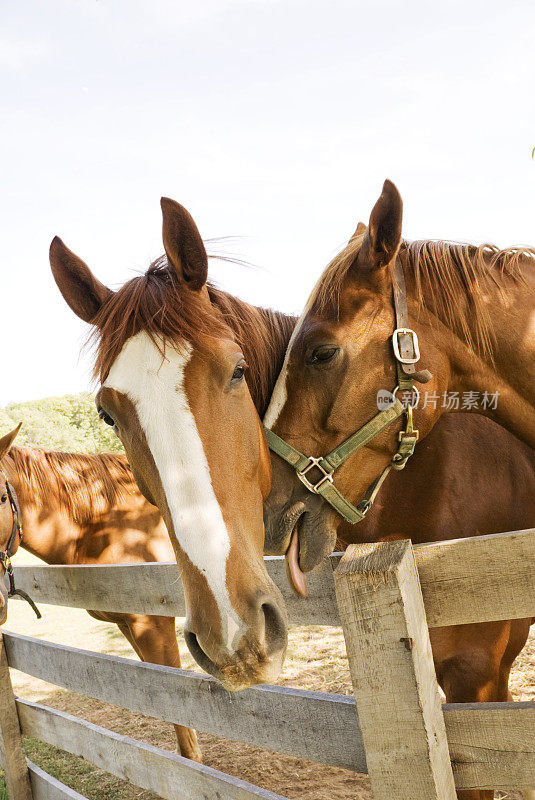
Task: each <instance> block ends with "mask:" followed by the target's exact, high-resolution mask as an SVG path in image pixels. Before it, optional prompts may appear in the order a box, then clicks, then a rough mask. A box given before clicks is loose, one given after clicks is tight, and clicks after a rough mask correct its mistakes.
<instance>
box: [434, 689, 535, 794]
mask: <svg viewBox="0 0 535 800" xmlns="http://www.w3.org/2000/svg"><path fill="white" fill-rule="evenodd" d="M443 708H444V720H445V723H446V732H447V736H448V743H449V749H450V757H451V760H452V764H453V773H454V776H455V785H456V786H457V787H458V788H463V789H504V790H507V789H535V702H529V703H449V704H447V705H445V706H444V707H443Z"/></svg>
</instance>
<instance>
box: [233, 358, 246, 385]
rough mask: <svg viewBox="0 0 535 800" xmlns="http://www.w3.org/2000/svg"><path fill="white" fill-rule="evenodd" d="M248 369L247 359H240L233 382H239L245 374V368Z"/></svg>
mask: <svg viewBox="0 0 535 800" xmlns="http://www.w3.org/2000/svg"><path fill="white" fill-rule="evenodd" d="M246 369H247V364H246V363H245V361H240V363H239V364H236V368H235V370H234V372H233V373H232V378H231V383H239V382H240V381H241V380H243V376H244V375H245V370H246Z"/></svg>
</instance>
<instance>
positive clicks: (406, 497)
mask: <svg viewBox="0 0 535 800" xmlns="http://www.w3.org/2000/svg"><path fill="white" fill-rule="evenodd" d="M370 227H372V228H373V219H372V225H371V226H370ZM369 238H370V232H369V229H368V231H366V228H365V227H364V226H359V229H358V234H356V235H355V236H354V237H353V238H352V240H351V241H350V243H349V245H348V247H347V248H346V251H344V253H342V255H341V256H340V257H338V258H336V259H335V260H334V262H333V263H332V264H331V265H330V266H329V267H328V268H327V270H326V271H325V273H324V275H323V276H322V278H320V281H319V283H318V285H317V287H316V289H315V290H314V292H313V293H312V296H311V298H310V300H309V302H308V303H307V306H306V308H305V311H304V313H303V315H302V317H301V318H300V320H299V323H298V325H297V327H296V329H295V331H294V334H293V336H292V339H291V342H290V345H289V347H288V351H287V354H286V358H285V363H284V366H283V370H282V371H281V375H280V376H279V379H278V381H277V385H276V387H275V389H274V392H273V396H272V400H271V403H270V406H269V408H268V411H267V414H266V417H265V424H266V426H268V428H271V429H272V431H273V432H274V433H275V434H277V435H278V437H281V438H282V439H283V440H285V442H286V443H288V444H289V445H290V446H291V448H293V449H294V450H295V451H299V453H302V454H306V455H307V456H309V455H310V456H312V457H315V458H316V460H317V461H320V460H321V456H324V454H326V453H329V452H330V451H332V450H333V449H335V448H337V447H338V446H339V445H340V443H342V442H344V440H347V439H348V437H349V436H351V434H353V432H354V431H355V430H357V429H358V428H359V426H360V425H361V424H362V421H363V417H362V416H361V406H360V405H359V399H360V395H361V394H363V393H364V392H365V390H366V389H367V390H368V391H369V392H370V393H371V394H373V395H374V397H373V399H374V402H375V397H376V395H377V390H378V388H379V387H378V386H377V384H376V381H375V375H374V373H373V372H372V375H371V377H370V376H368V374H367V373H366V371H365V370H364V368H363V359H364V357H366V359H367V360H369V361H370V362H372V361H373V362H374V363H375V362H376V361H377V362H380V363H381V365H382V369H383V370H384V371H385V376H384V380H383V384H382V385H381V388H393V386H394V383H393V381H395V372H394V367H393V365H392V361H393V357H392V356H391V355H390V354H385V353H382V348H383V344H382V342H381V343H380V345H379V344H378V343H377V342H375V341H371V339H370V331H372V330H373V329H374V327H375V326H376V325H377V324H378V320H380V319H381V318H382V315H385V316H387V317H388V320H389V323H390V324H392V323H393V312H392V311H391V309H390V312H389V314H386V312H385V306H387V305H388V304H387V303H386V302H385V301H384V299H381V300H378V299H377V296H376V293H375V292H374V291H372V289H371V288H370V283H369V282H370V280H371V275H370V271H369V270H367V269H366V270H361V269H359V262H358V253H359V252H360V248H361V246H363V243H364V242H365V241H366V240H368V241H369ZM367 246H368V245H367ZM353 265H354V266H353ZM385 327H386V325H385ZM363 341H364V343H365V344H364V345H362V342H363ZM426 366H427V363H426ZM420 377H422V378H423V379H426V378H427V377H428V376H427V375H425V374H424V375H421V376H420ZM369 412H370V413H369V416H372V412H371V408H370V409H369ZM418 413H419V412H418ZM375 414H377V408H375ZM415 417H417V413H415ZM417 418H418V417H417ZM399 427H400V426H399V425H398V430H399ZM390 430H391V429H389V430H388V431H387V433H386V434H385V433H384V432H382V433H380V434H379V435H378V436H377V440H376V439H373V440H372V441H370V442H369V443H367V445H365V446H364V448H363V450H364V451H365V452H364V455H363V456H362V458H364V456H365V457H367V458H369V459H370V460H373V470H371V469H370V470H369V472H368V473H366V480H367V482H368V483H369V482H370V481H371V480H372V479H373V478H375V477H376V475H377V474H378V473H379V472H380V471H381V469H382V467H383V466H384V463H383V462H381V461H380V460H379V459H378V456H377V454H376V447H377V448H378V447H379V446H381V445H383V446H384V445H385V443H387V444H388V445H390V446H391V447H392V452H394V450H395V443H394V442H393V438H394V437H393V434H391V433H390ZM396 433H397V431H396ZM376 442H378V443H379V444H376ZM275 445H276V442H275ZM282 452H284V451H282ZM360 452H361V451H359V453H357V454H356V455H355V456H352V457H350V458H348V459H347V460H346V461H345V462H344V463H342V465H341V466H340V467H339V468H338V469H337V470H336V472H335V474H334V476H331V478H332V479H333V481H334V485H335V486H336V487H337V489H338V490H339V491H340V492H341V493H342V495H343V496H344V497H345V498H346V499H347V501H348V502H349V503H356V502H357V500H358V499H359V497H360V496H361V491H362V489H363V487H364V485H365V480H364V479H362V475H361V469H362V458H361V459H360V460H359V454H360ZM313 463H314V462H312V464H313ZM327 466H328V465H327ZM325 471H326V470H324V469H322V468H321V466H320V467H316V468H314V466H312V468H311V469H310V470H309V471H308V472H307V473H306V474H305V475H304V477H305V478H307V480H308V483H309V484H311V485H315V486H316V487H317V486H318V485H319V484H320V483H321V481H322V480H323V478H324V472H325ZM264 515H265V522H266V545H265V547H266V551H267V552H270V553H273V554H282V553H286V555H287V559H288V566H289V574H290V578H291V581H292V583H293V584H294V587H295V588H296V589H297V591H301V592H302V593H304V592H305V591H306V586H305V578H304V575H303V572H305V571H308V570H310V569H312V568H313V567H314V566H315V565H316V564H317V563H319V561H320V560H321V559H322V558H323V557H324V556H325V555H327V554H328V553H330V552H332V551H333V549H334V548H335V546H336V539H337V537H338V540H339V546H341V547H344V546H346V545H347V544H349V543H351V542H363V541H378V540H383V539H397V538H410V539H412V540H413V541H414V542H428V541H438V540H441V539H454V538H459V537H464V536H471V535H477V534H490V533H498V532H502V531H507V530H511V529H522V528H529V527H533V526H534V525H535V453H534V452H533V451H532V450H531V448H529V447H528V446H527V445H526V444H524V443H522V442H520V441H519V440H518V439H516V438H514V437H513V436H511V435H510V434H509V433H508V432H507V431H506V430H505V429H503V428H501V427H498V426H497V425H496V424H495V423H494V422H492V421H491V420H489V419H485V418H483V417H481V416H476V415H468V414H459V415H452V414H448V415H445V416H444V417H443V418H442V419H441V420H440V421H439V422H438V424H437V425H436V426H435V427H433V428H432V430H430V432H429V434H428V436H427V437H426V438H425V439H424V441H423V442H422V443H421V444H419V445H418V446H417V447H416V451H415V454H414V455H413V456H412V458H411V459H410V460H409V461H408V463H407V466H406V468H405V469H404V470H403V471H394V472H392V473H390V475H389V476H388V477H387V479H386V481H385V483H384V485H383V487H382V489H381V491H380V492H379V494H378V499H377V503H376V505H375V506H371V509H370V510H369V511H368V514H367V516H365V517H364V519H363V521H362V522H360V524H359V525H352V524H349V523H348V522H346V521H345V520H344V519H343V518H342V516H341V515H340V514H339V513H338V512H337V511H336V510H335V509H334V508H333V507H332V506H331V505H330V504H328V503H327V502H326V500H325V499H324V498H323V497H322V496H321V494H319V493H317V492H316V493H315V492H311V491H310V490H309V489H308V488H307V487H306V485H304V483H303V482H302V480H300V479H299V477H298V475H297V473H296V471H295V469H294V468H293V467H292V466H291V465H290V464H289V463H287V462H286V460H283V458H280V457H279V456H277V455H274V456H273V464H272V491H271V494H270V496H269V497H268V500H267V501H266V503H265V512H264ZM530 623H531V620H529V619H527V620H513V621H504V622H493V623H482V624H478V625H464V626H456V627H454V628H443V629H437V630H432V631H431V642H432V646H433V656H434V660H435V666H436V671H437V678H438V681H439V683H440V685H441V687H442V688H443V690H444V692H445V695H446V698H447V700H448V701H449V702H470V701H492V700H497V701H498V700H502V701H503V700H506V699H507V698H508V680H509V672H510V668H511V665H512V662H513V660H514V659H515V657H516V656H517V654H518V653H519V652H520V650H521V649H522V647H523V646H524V643H525V641H526V638H527V635H528V632H529V626H530ZM458 795H459V797H460V798H464V800H468V799H469V798H470V800H476V798H477V800H483V798H492V797H493V793H492V792H488V791H466V790H465V791H460V792H459V793H458Z"/></svg>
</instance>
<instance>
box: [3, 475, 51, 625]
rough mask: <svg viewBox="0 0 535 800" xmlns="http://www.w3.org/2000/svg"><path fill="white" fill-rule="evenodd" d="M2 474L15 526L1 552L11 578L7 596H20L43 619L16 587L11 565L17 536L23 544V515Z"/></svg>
mask: <svg viewBox="0 0 535 800" xmlns="http://www.w3.org/2000/svg"><path fill="white" fill-rule="evenodd" d="M0 474H2V475H3V477H4V480H5V484H6V491H7V496H8V498H9V505H10V506H11V513H12V514H13V525H12V527H11V536H10V537H9V541H8V543H7V545H6V549H5V550H0V564H2V566H3V567H4V569H5V571H6V573H7V576H8V578H9V592H8V594H7V596H8V597H14V596H15V595H18V596H19V597H22V599H23V600H26V602H27V603H29V605H30V606H31V607H32V609H33V611H34V612H35V615H36V617H37V619H41V612H40V611H39V609H38V608H37V606H36V605H35V603H34V602H33V600H32V598H31V597H30V595H29V594H28V593H27V592H25V591H24V590H23V589H17V587H16V586H15V574H14V572H13V564H12V563H11V556H12V555H13V554H14V552H15V542H16V540H17V534H18V535H19V542H22V523H21V513H20V506H19V499H18V497H17V493H16V491H15V488H14V486H13V485H12V484H11V483H10V482H9V481H8V479H7V477H6V476H5V474H4V473H3V472H2V470H0Z"/></svg>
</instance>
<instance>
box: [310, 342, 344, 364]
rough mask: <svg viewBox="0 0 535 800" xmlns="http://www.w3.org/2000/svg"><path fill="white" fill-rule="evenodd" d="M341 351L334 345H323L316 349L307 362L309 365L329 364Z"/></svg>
mask: <svg viewBox="0 0 535 800" xmlns="http://www.w3.org/2000/svg"><path fill="white" fill-rule="evenodd" d="M339 351H340V348H339V347H335V346H334V345H322V346H321V347H316V348H315V349H314V350H312V352H311V353H310V355H309V357H308V359H307V362H308V363H309V364H318V365H321V364H328V363H329V361H332V360H333V358H334V357H335V355H336V354H337V353H338V352H339Z"/></svg>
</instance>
